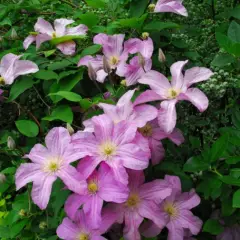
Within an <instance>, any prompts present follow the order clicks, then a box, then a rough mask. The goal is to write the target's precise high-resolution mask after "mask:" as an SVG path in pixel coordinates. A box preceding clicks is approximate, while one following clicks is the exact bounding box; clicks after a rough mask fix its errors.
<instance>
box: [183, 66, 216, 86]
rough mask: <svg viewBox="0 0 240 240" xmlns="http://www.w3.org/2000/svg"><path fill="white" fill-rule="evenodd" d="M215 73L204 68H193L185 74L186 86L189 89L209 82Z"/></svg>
mask: <svg viewBox="0 0 240 240" xmlns="http://www.w3.org/2000/svg"><path fill="white" fill-rule="evenodd" d="M213 74H214V73H213V72H212V71H211V70H210V69H208V68H204V67H193V68H190V69H188V70H186V72H185V76H184V84H185V85H186V86H187V87H189V86H191V85H192V84H194V83H198V82H202V81H206V80H208V79H209V78H210V77H211V76H212V75H213Z"/></svg>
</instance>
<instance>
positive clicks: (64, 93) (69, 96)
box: [48, 91, 82, 102]
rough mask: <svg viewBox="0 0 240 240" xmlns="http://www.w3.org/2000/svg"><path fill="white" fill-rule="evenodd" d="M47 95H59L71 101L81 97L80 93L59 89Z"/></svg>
mask: <svg viewBox="0 0 240 240" xmlns="http://www.w3.org/2000/svg"><path fill="white" fill-rule="evenodd" d="M48 95H49V96H52V95H56V96H61V97H63V98H65V99H67V100H68V101H71V102H79V101H80V100H81V99H82V97H81V96H80V95H78V94H76V93H73V92H67V91H59V92H57V93H50V94H48Z"/></svg>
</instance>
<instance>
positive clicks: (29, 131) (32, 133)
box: [15, 120, 39, 137]
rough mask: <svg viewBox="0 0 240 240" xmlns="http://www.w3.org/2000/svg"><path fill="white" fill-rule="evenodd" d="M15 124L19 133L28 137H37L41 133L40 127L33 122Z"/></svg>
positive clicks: (26, 121)
mask: <svg viewBox="0 0 240 240" xmlns="http://www.w3.org/2000/svg"><path fill="white" fill-rule="evenodd" d="M15 124H16V127H17V129H18V131H19V132H20V133H22V134H23V135H25V136H27V137H36V136H37V135H38V133H39V128H38V125H37V124H36V123H35V122H33V121H29V120H19V121H16V122H15Z"/></svg>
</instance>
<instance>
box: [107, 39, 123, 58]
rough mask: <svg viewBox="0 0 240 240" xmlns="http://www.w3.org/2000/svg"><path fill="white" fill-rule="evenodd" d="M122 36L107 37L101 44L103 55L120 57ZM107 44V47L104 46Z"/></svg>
mask: <svg viewBox="0 0 240 240" xmlns="http://www.w3.org/2000/svg"><path fill="white" fill-rule="evenodd" d="M124 37H125V35H124V34H115V35H112V36H110V35H109V36H108V40H107V42H106V43H104V44H103V53H104V54H105V55H106V56H108V55H109V54H111V55H112V56H121V54H122V51H123V41H124ZM106 44H107V45H106Z"/></svg>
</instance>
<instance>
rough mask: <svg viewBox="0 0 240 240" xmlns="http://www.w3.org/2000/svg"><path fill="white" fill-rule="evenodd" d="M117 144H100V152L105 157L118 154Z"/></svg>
mask: <svg viewBox="0 0 240 240" xmlns="http://www.w3.org/2000/svg"><path fill="white" fill-rule="evenodd" d="M116 150H117V146H116V145H115V144H114V143H112V142H105V143H103V144H101V145H100V153H101V155H102V156H103V157H104V158H107V159H109V158H111V157H112V156H113V155H115V154H116Z"/></svg>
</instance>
